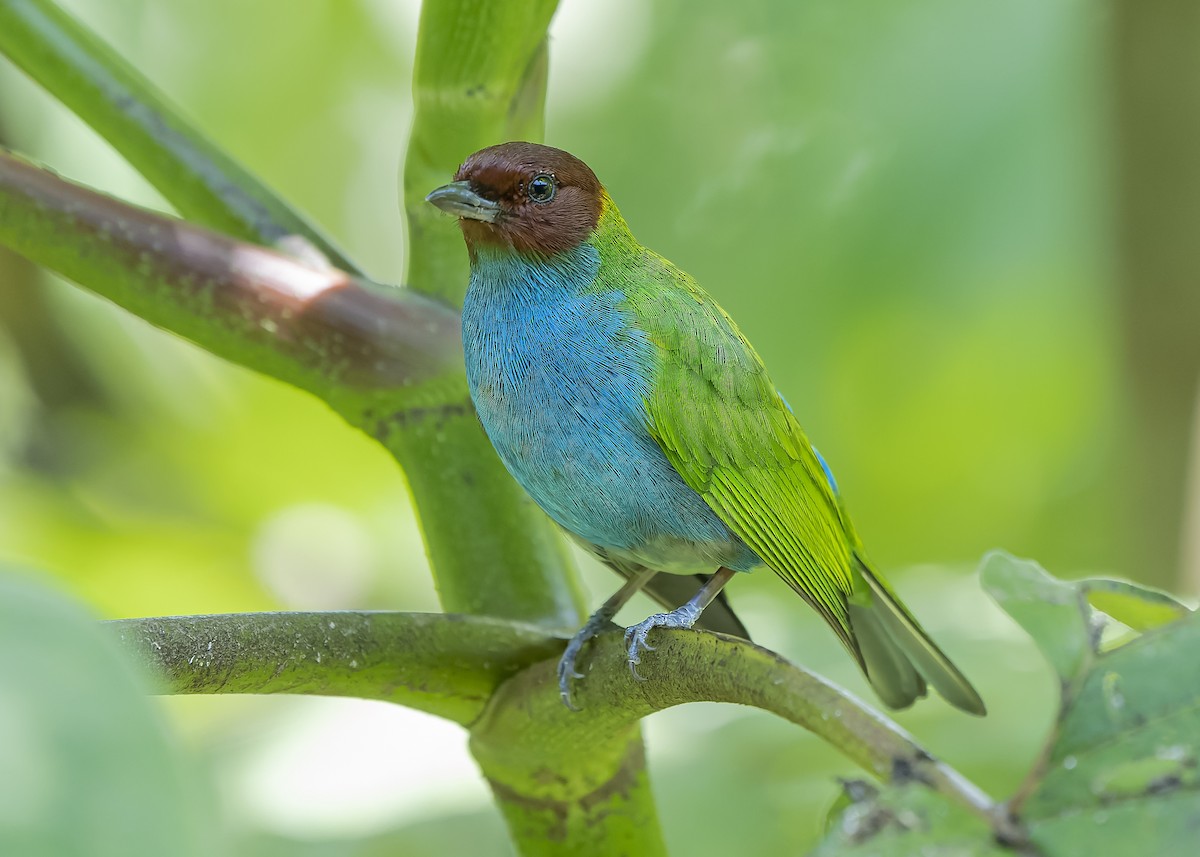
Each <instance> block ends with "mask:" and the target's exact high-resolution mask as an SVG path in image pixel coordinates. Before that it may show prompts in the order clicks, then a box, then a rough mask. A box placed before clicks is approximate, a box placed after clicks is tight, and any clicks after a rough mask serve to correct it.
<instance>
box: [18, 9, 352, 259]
mask: <svg viewBox="0 0 1200 857" xmlns="http://www.w3.org/2000/svg"><path fill="white" fill-rule="evenodd" d="M0 53H3V54H4V55H5V56H7V57H8V58H9V59H10V60H12V61H13V62H14V63H15V64H16V65H17V66H18V67H19V68H21V69H22V70H23V71H24V72H25V73H26V74H28V75H29V76H30V77H31V78H33V79H34V80H36V81H37V82H38V83H39V84H41V85H42V86H43V87H45V88H46V90H47V91H49V92H50V93H51V94H52V95H54V96H55V97H56V98H58V99H59V100H60V101H62V103H63V104H65V105H66V106H67V107H69V108H70V109H71V110H72V111H73V112H74V113H75V114H76V115H77V116H79V117H80V118H81V119H83V121H85V122H87V123H88V124H89V125H91V126H92V128H94V129H95V130H96V132H97V133H98V134H100V136H102V137H103V138H104V139H105V140H107V141H108V142H109V143H110V144H112V146H113V147H114V148H115V149H116V150H117V151H118V152H120V153H121V155H123V156H124V157H125V159H126V160H127V161H129V163H130V164H132V165H133V166H134V167H135V168H136V169H137V170H138V172H140V173H141V174H142V175H143V176H145V177H146V179H147V180H148V181H149V182H150V183H151V184H152V185H154V186H155V187H156V188H157V189H158V191H159V193H161V194H162V195H163V196H164V197H165V198H166V199H167V200H168V201H169V202H170V203H171V205H173V206H174V207H175V209H176V210H177V211H178V212H179V213H180V214H182V215H183V216H184V217H186V218H188V219H189V220H192V221H195V222H196V223H199V224H202V225H204V226H208V227H210V228H212V229H216V230H218V231H220V232H224V233H227V234H229V235H231V236H234V237H237V238H241V239H243V240H246V241H254V242H258V243H262V244H270V243H273V242H275V241H277V240H278V239H280V238H282V237H284V236H286V235H300V236H303V237H304V238H305V239H307V240H308V241H309V242H310V243H312V244H313V245H315V246H316V247H317V248H318V249H319V250H320V251H321V252H322V253H323V254H324V255H325V256H326V257H327V258H328V259H329V260H330V262H331V263H332V264H334V265H335V266H337V267H339V268H341V269H343V270H346V271H350V272H351V273H354V274H356V275H360V276H361V274H362V272H361V271H359V270H358V269H357V268H356V267H355V266H354V264H353V263H352V262H351V261H350V260H349V259H348V258H347V257H346V256H345V254H343V253H342V252H341V251H340V250H339V249H338V248H337V247H336V246H334V244H333V242H331V241H330V240H329V239H328V238H326V237H325V236H324V235H322V234H321V233H320V232H319V231H318V230H317V229H316V227H314V226H313V225H312V224H311V223H310V222H309V221H308V220H307V219H306V218H304V217H302V216H301V215H299V214H298V213H296V212H295V211H294V210H293V209H292V208H291V207H290V206H289V205H288V204H287V203H285V202H284V201H283V200H281V199H280V198H279V196H278V195H277V194H276V193H275V192H274V191H272V190H270V189H269V188H267V187H266V186H265V185H263V184H262V182H260V181H259V180H258V179H257V178H255V177H254V176H253V175H251V174H250V173H249V172H247V171H246V170H245V169H244V168H243V167H242V166H241V165H239V164H238V163H237V162H236V161H234V159H233V158H231V157H230V156H229V155H227V154H226V153H225V152H223V151H221V149H219V148H218V147H217V146H215V145H214V144H213V143H211V142H210V141H209V140H208V139H207V138H206V137H205V136H204V135H203V134H202V133H200V131H199V130H198V129H197V128H196V127H195V126H194V125H192V124H191V123H189V122H188V121H187V120H185V119H184V118H183V117H182V116H180V115H179V113H178V111H176V110H175V109H174V108H172V107H171V106H170V105H169V104H168V103H167V100H166V98H165V97H164V96H163V95H162V94H161V93H160V92H159V91H158V90H157V89H156V88H155V87H154V86H153V85H151V84H150V82H149V81H147V80H146V79H145V78H143V77H142V76H141V75H140V74H138V72H137V71H136V70H134V69H133V68H132V67H130V66H129V64H128V63H126V62H125V61H124V60H123V59H121V57H120V56H118V55H117V54H116V53H115V52H114V51H113V50H112V48H110V47H109V46H108V45H106V44H104V42H103V41H101V40H100V39H99V38H98V37H97V36H96V35H95V34H94V33H92V32H90V31H89V30H88V29H87V28H86V27H84V26H83V25H81V24H80V23H79V22H78V21H76V20H75V19H74V18H72V17H71V16H70V15H68V14H67V13H66V12H64V11H63V10H61V9H59V8H58V7H57V6H56V5H55V4H53V3H51V2H49V0H0Z"/></svg>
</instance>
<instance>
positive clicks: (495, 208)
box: [425, 182, 500, 223]
mask: <svg viewBox="0 0 1200 857" xmlns="http://www.w3.org/2000/svg"><path fill="white" fill-rule="evenodd" d="M425 201H426V202H431V203H433V204H434V205H436V206H437V207H438V208H440V209H441V210H442V211H445V212H447V213H448V214H453V215H454V216H455V217H465V218H467V219H468V220H482V221H483V222H484V223H495V222H496V218H497V217H499V216H500V203H498V202H493V201H492V200H490V199H484V198H483V197H482V196H480V195H479V194H477V193H475V191H473V190H471V183H470V182H451V183H450V184H448V185H442V186H441V187H439V188H438V189H437V190H435V191H434V192H433V193H431V194H429V196H427V197H425Z"/></svg>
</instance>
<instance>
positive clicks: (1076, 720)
mask: <svg viewBox="0 0 1200 857" xmlns="http://www.w3.org/2000/svg"><path fill="white" fill-rule="evenodd" d="M1197 651H1200V617H1197V616H1196V614H1191V615H1189V616H1188V617H1187V618H1186V619H1184V620H1181V621H1179V622H1175V623H1173V624H1170V625H1167V626H1165V627H1163V628H1161V629H1159V630H1157V631H1152V632H1149V633H1147V634H1145V635H1143V636H1142V637H1140V638H1138V639H1136V640H1134V641H1133V642H1131V643H1128V644H1126V645H1124V646H1121V647H1120V648H1118V649H1115V650H1113V651H1111V652H1107V653H1105V654H1102V655H1100V656H1098V657H1097V659H1096V662H1095V665H1094V666H1093V668H1092V669H1091V670H1090V671H1089V672H1088V674H1087V676H1086V677H1085V678H1084V680H1083V682H1082V683H1081V685H1080V686H1079V688H1078V690H1077V692H1076V693H1074V694H1073V699H1072V700H1071V701H1070V702H1069V704H1068V706H1067V708H1066V710H1065V711H1064V712H1063V714H1062V716H1061V718H1060V723H1059V729H1058V737H1057V740H1056V741H1055V742H1054V744H1053V746H1052V747H1051V748H1050V750H1049V752H1048V753H1047V755H1046V758H1045V763H1044V765H1043V770H1042V771H1041V775H1040V777H1039V778H1038V781H1037V782H1036V785H1035V786H1034V787H1033V788H1032V790H1031V793H1030V794H1029V796H1028V798H1027V799H1025V800H1024V802H1023V806H1022V815H1023V816H1024V818H1025V819H1026V820H1027V823H1028V825H1029V829H1030V833H1031V835H1032V838H1033V841H1034V843H1035V844H1037V845H1038V846H1040V847H1042V848H1043V850H1044V853H1046V854H1067V853H1081V854H1082V853H1087V852H1088V851H1089V850H1091V851H1093V852H1094V853H1104V854H1189V853H1194V848H1195V842H1196V830H1197V829H1198V828H1200V659H1198V658H1197V657H1196V652H1197Z"/></svg>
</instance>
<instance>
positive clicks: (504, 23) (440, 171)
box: [404, 0, 558, 305]
mask: <svg viewBox="0 0 1200 857" xmlns="http://www.w3.org/2000/svg"><path fill="white" fill-rule="evenodd" d="M557 5H558V0H485V2H481V0H428V2H426V3H425V4H424V5H423V6H422V7H421V31H420V40H419V41H418V43H417V60H416V67H415V69H414V71H413V104H414V108H415V114H414V118H413V130H412V137H411V138H410V139H409V144H408V154H407V156H406V157H405V161H404V212H405V216H406V218H407V221H408V251H409V255H408V277H407V281H408V282H409V283H412V284H413V285H414V287H415V288H419V289H421V290H422V291H425V292H429V293H431V294H435V295H438V296H441V297H444V298H446V299H447V300H451V301H453V302H454V303H456V304H459V305H461V304H462V297H463V294H464V293H465V292H466V288H467V255H466V251H465V250H464V249H463V243H462V236H461V235H460V234H459V231H458V228H457V226H456V225H455V223H454V220H453V219H452V218H450V217H447V216H446V215H445V214H443V213H442V212H440V211H438V210H437V209H435V208H434V207H433V206H431V205H428V204H426V202H425V195H426V194H427V193H429V192H430V191H431V190H433V189H434V188H436V187H438V186H439V185H443V184H445V183H446V182H448V181H450V178H451V176H453V175H454V171H455V170H456V169H457V168H458V165H459V164H460V163H462V161H463V160H464V159H465V158H466V157H467V155H469V154H471V153H472V152H474V151H475V150H477V149H481V148H483V147H484V146H490V145H492V144H494V143H502V142H504V141H505V140H512V139H527V140H535V141H536V140H540V139H541V138H542V129H543V115H542V114H543V111H542V105H543V103H544V101H545V92H546V72H547V58H546V27H547V26H548V25H549V23H550V18H551V16H552V15H553V14H554V9H555V6H557Z"/></svg>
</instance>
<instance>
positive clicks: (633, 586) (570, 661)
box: [558, 568, 715, 711]
mask: <svg viewBox="0 0 1200 857" xmlns="http://www.w3.org/2000/svg"><path fill="white" fill-rule="evenodd" d="M655 573H656V572H655V570H654V569H652V568H639V569H638V570H637V571H635V572H634V573H633V574H631V575H630V577H629V579H628V580H626V581H625V585H624V586H622V587H621V588H620V589H618V590H617V591H616V592H615V593H613V595H612V597H611V598H609V599H608V600H607V601H605V602H604V603H603V604H602V605H600V609H599V610H597V611H596V612H595V613H593V614H592V615H591V616H590V617H588V620H587V622H585V623H584V625H583V627H582V628H580V629H579V631H578V632H577V633H576V634H575V636H574V637H572V638H571V641H570V642H569V643H567V648H566V650H565V651H563V654H562V657H561V658H560V659H559V661H558V692H559V693H560V694H561V695H562V701H563V704H564V705H566V706H567V708H569V709H571V710H572V711H578V710H579V709H578V708H576V707H575V706H574V705H572V704H571V679H580V678H583V673H581V672H579V671H577V670H576V669H575V661H576V659H577V658H578V657H579V653H580V652H581V651H582V650H583V646H584V644H585V643H586V642H587V641H588V640H590V639H592V637H594V636H596V635H597V634H599V633H600V632H601V631H603V630H605V629H606V628H608V626H609V625H610V624H611V623H612V620H613V617H614V616H616V615H617V613H618V612H619V611H620V609H621V608H622V607H624V606H625V604H626V602H628V601H629V599H630V598H632V597H633V596H634V595H636V594H637V593H638V590H640V589H641V588H642V587H643V586H645V585H646V584H647V583H648V582H649V580H650V578H652V577H654V575H655ZM714 594H715V593H714Z"/></svg>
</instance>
